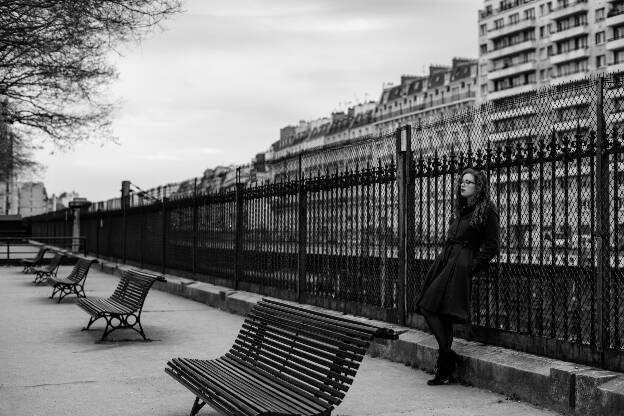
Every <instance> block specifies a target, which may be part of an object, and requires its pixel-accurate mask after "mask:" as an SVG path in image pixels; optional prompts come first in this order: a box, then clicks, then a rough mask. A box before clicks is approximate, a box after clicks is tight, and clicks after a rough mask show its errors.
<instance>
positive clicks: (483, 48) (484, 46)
mask: <svg viewBox="0 0 624 416" xmlns="http://www.w3.org/2000/svg"><path fill="white" fill-rule="evenodd" d="M486 53H487V45H481V55H485V54H486Z"/></svg>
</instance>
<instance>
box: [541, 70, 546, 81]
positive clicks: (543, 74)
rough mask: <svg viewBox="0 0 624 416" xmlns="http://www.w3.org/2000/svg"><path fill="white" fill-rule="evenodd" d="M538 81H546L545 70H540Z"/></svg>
mask: <svg viewBox="0 0 624 416" xmlns="http://www.w3.org/2000/svg"><path fill="white" fill-rule="evenodd" d="M540 79H541V80H542V81H544V80H546V70H545V69H542V70H540Z"/></svg>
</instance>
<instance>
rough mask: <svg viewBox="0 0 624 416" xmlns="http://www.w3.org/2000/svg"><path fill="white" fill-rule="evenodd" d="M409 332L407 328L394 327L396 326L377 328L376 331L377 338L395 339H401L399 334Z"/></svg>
mask: <svg viewBox="0 0 624 416" xmlns="http://www.w3.org/2000/svg"><path fill="white" fill-rule="evenodd" d="M405 332H407V329H394V328H377V331H376V332H375V335H374V336H375V338H381V339H389V340H395V339H399V335H401V334H403V333H405Z"/></svg>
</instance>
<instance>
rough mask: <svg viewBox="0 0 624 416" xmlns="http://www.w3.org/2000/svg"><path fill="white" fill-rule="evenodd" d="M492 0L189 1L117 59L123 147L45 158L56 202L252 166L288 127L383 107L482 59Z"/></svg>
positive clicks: (81, 148)
mask: <svg viewBox="0 0 624 416" xmlns="http://www.w3.org/2000/svg"><path fill="white" fill-rule="evenodd" d="M483 3H484V2H483V0H384V1H380V0H305V1H304V0H262V1H258V0H228V1H214V0H187V1H185V3H184V9H185V12H184V13H182V14H179V15H176V16H174V17H173V18H172V19H170V20H169V21H167V22H166V23H165V24H164V27H163V30H160V29H158V30H155V31H154V32H153V33H151V34H150V35H149V36H148V37H147V38H146V39H144V40H143V41H142V42H141V43H140V44H129V45H125V46H124V47H123V48H122V49H121V55H113V56H112V57H111V59H112V60H113V62H114V63H115V65H116V67H117V70H118V72H119V77H118V79H117V80H116V81H115V82H113V83H112V84H111V85H110V91H109V93H110V95H111V97H112V98H113V99H114V100H115V101H117V102H118V103H119V104H118V107H117V109H116V111H115V113H114V114H113V120H112V121H113V133H114V135H115V136H116V137H117V140H116V142H111V141H108V142H102V141H99V140H97V139H94V140H91V141H89V142H85V143H80V144H77V145H76V146H74V148H73V149H71V150H67V151H65V150H61V149H56V148H54V147H52V146H51V145H49V144H45V143H44V144H43V148H42V149H40V150H38V151H36V153H35V154H34V156H35V158H36V159H37V160H38V161H39V162H40V163H42V164H43V165H44V166H45V169H44V170H43V171H42V172H41V173H40V174H39V175H38V176H36V177H34V178H31V179H34V180H38V181H43V182H44V184H45V186H46V189H47V193H48V195H49V196H50V195H52V194H56V195H59V194H60V193H62V192H68V191H76V192H78V193H79V194H80V196H82V197H86V198H87V199H89V200H90V201H93V202H96V201H102V200H107V199H110V198H116V197H118V196H119V194H120V188H121V181H122V180H130V181H131V182H132V183H133V184H135V185H136V186H138V187H139V188H142V189H149V188H153V187H157V186H159V185H165V184H169V183H174V182H179V181H182V180H186V179H190V178H194V177H201V176H202V175H203V172H204V171H205V170H206V169H207V168H215V167H216V166H227V165H232V164H234V165H239V164H247V163H249V162H250V161H251V159H252V158H253V157H254V155H256V154H257V153H261V152H264V151H266V150H267V149H268V148H269V146H270V145H271V143H273V142H275V141H276V140H278V139H279V131H280V128H282V127H285V126H287V125H295V124H298V122H299V120H313V119H317V118H320V117H325V116H329V115H330V114H331V112H332V111H341V110H342V111H344V110H346V108H347V107H348V106H349V105H354V104H357V103H359V102H363V101H369V100H374V101H377V100H378V99H379V97H380V96H381V92H382V88H383V85H384V83H389V82H392V83H394V84H395V85H397V84H399V83H400V78H401V75H406V74H409V75H424V74H426V73H427V71H428V67H429V65H450V63H451V60H452V58H453V57H467V58H476V57H477V56H478V45H477V43H478V42H477V40H478V23H477V15H478V10H479V9H480V8H482V7H483Z"/></svg>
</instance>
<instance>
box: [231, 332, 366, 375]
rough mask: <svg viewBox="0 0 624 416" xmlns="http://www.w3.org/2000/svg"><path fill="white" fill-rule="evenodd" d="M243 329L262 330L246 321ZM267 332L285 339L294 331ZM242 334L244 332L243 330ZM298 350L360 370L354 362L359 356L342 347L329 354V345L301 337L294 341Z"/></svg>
mask: <svg viewBox="0 0 624 416" xmlns="http://www.w3.org/2000/svg"><path fill="white" fill-rule="evenodd" d="M243 329H245V330H246V331H247V332H246V333H248V332H249V333H256V332H257V331H259V330H261V328H260V326H259V325H258V321H251V320H246V321H245V322H244V323H243ZM262 330H266V331H270V332H271V333H273V334H275V336H278V337H283V338H284V339H286V338H289V337H291V335H292V331H287V330H283V329H282V328H278V327H275V326H272V327H270V329H268V328H267V329H262ZM241 332H242V330H241ZM293 342H294V343H295V345H297V346H298V348H300V349H302V350H305V351H307V352H309V353H311V354H315V355H317V356H318V357H321V358H325V359H327V360H332V361H334V362H336V363H338V364H340V365H343V366H346V367H349V368H353V369H355V370H357V369H358V368H359V364H358V363H357V362H356V361H354V360H355V359H356V358H357V357H359V354H353V353H350V352H346V351H344V350H343V349H340V347H336V348H334V349H333V350H332V351H331V352H328V348H327V345H328V344H323V343H320V342H317V341H315V340H314V339H312V338H303V337H299V338H297V339H295V340H294V341H293Z"/></svg>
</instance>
